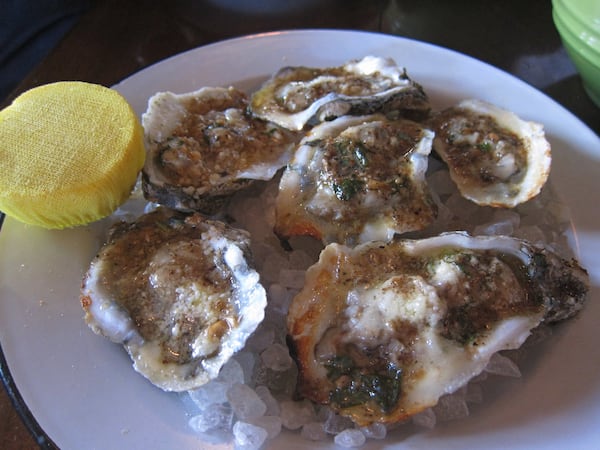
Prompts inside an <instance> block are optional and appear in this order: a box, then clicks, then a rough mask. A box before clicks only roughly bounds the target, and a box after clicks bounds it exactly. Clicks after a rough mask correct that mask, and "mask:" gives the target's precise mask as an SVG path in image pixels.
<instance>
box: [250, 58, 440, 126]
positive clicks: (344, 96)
mask: <svg viewBox="0 0 600 450" xmlns="http://www.w3.org/2000/svg"><path fill="white" fill-rule="evenodd" d="M250 108H251V110H252V112H253V113H254V114H255V115H256V116H257V117H261V118H263V119H266V120H270V121H273V122H275V123H277V124H279V125H281V126H282V127H286V128H288V129H290V130H302V129H303V128H304V126H305V125H306V124H309V125H314V124H316V123H319V122H323V121H326V120H332V119H334V118H336V117H340V116H343V115H346V114H351V115H364V114H372V113H376V112H383V113H391V114H394V115H402V116H405V117H408V118H411V119H415V120H417V119H422V118H424V117H425V116H426V115H427V114H428V112H429V109H430V105H429V100H428V98H427V95H426V94H425V92H424V91H423V88H422V87H421V86H420V85H419V84H417V83H415V82H414V81H413V80H411V79H410V78H409V77H408V75H407V74H406V71H405V70H403V69H401V68H400V67H398V65H397V64H396V63H395V62H394V60H392V59H391V58H381V57H375V56H366V57H364V58H363V59H361V60H352V61H349V62H347V63H346V64H344V65H342V66H339V67H329V68H314V67H302V66H300V67H284V68H282V69H280V70H279V71H278V72H277V73H275V74H274V75H273V76H272V77H271V78H270V79H269V80H267V81H266V82H265V83H264V84H263V85H262V87H261V88H260V89H259V90H258V91H256V92H255V93H254V94H253V95H252V98H251V101H250Z"/></svg>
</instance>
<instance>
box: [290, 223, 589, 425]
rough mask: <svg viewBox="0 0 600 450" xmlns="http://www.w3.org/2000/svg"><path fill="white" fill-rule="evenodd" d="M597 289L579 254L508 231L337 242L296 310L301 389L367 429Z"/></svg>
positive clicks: (478, 367) (448, 387)
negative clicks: (566, 255)
mask: <svg viewBox="0 0 600 450" xmlns="http://www.w3.org/2000/svg"><path fill="white" fill-rule="evenodd" d="M587 290H588V279H587V273H586V272H585V270H584V269H582V268H581V267H580V266H579V265H578V263H577V262H576V261H574V260H567V259H563V258H561V257H559V256H558V255H556V254H554V253H553V252H551V251H549V250H547V249H544V248H538V247H534V246H533V245H531V244H529V243H528V242H526V241H522V240H519V239H515V238H510V237H498V236H496V237H471V236H469V235H467V234H465V233H461V232H453V233H446V234H442V235H440V236H437V237H433V238H428V239H422V240H395V241H393V242H390V243H381V242H373V243H368V244H364V245H360V246H357V247H355V248H354V249H351V248H348V247H345V246H342V245H339V244H330V245H328V246H327V247H326V248H325V249H324V250H323V252H322V253H321V256H320V258H319V262H318V263H316V264H315V265H313V266H312V267H311V268H310V269H309V270H308V272H307V276H306V282H305V285H304V288H303V289H302V291H300V293H299V294H298V295H297V296H296V297H295V298H294V300H293V302H292V304H291V307H290V309H289V313H288V330H289V335H290V346H291V348H292V351H293V353H295V357H296V360H297V363H298V366H299V372H300V375H299V380H298V390H299V393H300V394H301V395H303V396H305V397H307V398H309V399H311V400H313V401H315V402H317V403H322V404H329V405H330V406H331V407H332V408H334V409H335V410H336V411H338V412H339V413H340V414H342V415H344V416H348V417H350V418H351V419H352V420H353V421H354V422H356V423H357V424H358V425H361V426H362V425H368V424H371V423H374V422H382V423H394V422H398V421H401V420H403V419H406V418H407V417H410V416H412V415H414V414H416V413H419V412H420V411H423V410H424V409H426V408H428V407H431V406H433V405H435V404H436V403H437V401H438V399H439V398H440V396H442V395H444V394H448V393H451V392H454V391H455V390H457V389H458V388H460V387H461V386H463V385H465V384H466V383H467V382H468V381H469V380H470V379H471V378H472V377H474V376H475V375H477V374H478V373H480V372H481V371H482V370H483V369H484V368H485V366H486V365H487V363H488V361H489V360H490V357H491V356H492V355H493V354H494V353H495V352H498V351H500V350H505V349H513V348H517V347H519V346H520V345H521V344H522V343H523V342H524V341H525V339H526V338H527V337H528V335H529V334H530V331H531V330H532V329H534V328H535V327H537V326H538V325H539V324H540V323H541V322H544V321H545V322H555V321H558V320H563V319H566V318H568V317H571V316H573V315H574V314H576V313H577V311H579V310H580V309H581V308H582V305H583V302H584V299H585V296H586V293H587Z"/></svg>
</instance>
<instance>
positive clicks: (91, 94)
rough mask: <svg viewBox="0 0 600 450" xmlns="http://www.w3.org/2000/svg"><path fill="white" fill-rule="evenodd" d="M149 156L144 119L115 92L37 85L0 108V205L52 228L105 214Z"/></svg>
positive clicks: (27, 220) (124, 196)
mask: <svg viewBox="0 0 600 450" xmlns="http://www.w3.org/2000/svg"><path fill="white" fill-rule="evenodd" d="M144 158H145V151H144V145H143V130H142V127H141V125H140V122H139V120H138V118H137V116H136V114H135V112H134V111H133V109H132V108H131V106H130V105H129V103H128V102H127V101H126V100H125V99H124V98H123V97H122V96H121V95H120V94H119V93H118V92H116V91H115V90H113V89H109V88H106V87H104V86H100V85H96V84H91V83H84V82H78V81H66V82H58V83H52V84H47V85H43V86H40V87H37V88H34V89H31V90H29V91H27V92H25V93H23V94H22V95H21V96H19V97H18V98H17V99H15V101H14V102H13V103H12V104H11V105H10V106H8V107H7V108H5V109H4V110H2V111H0V168H1V170H2V175H1V178H0V210H1V211H3V212H4V213H6V214H7V215H8V216H12V217H14V218H16V219H18V220H20V221H22V222H25V223H29V224H34V225H40V226H43V227H46V228H64V227H70V226H75V225H81V224H85V223H89V222H92V221H94V220H98V219H100V218H102V217H104V216H107V215H109V214H110V213H111V212H113V211H114V210H115V209H116V208H117V207H118V206H119V205H120V204H121V203H123V202H124V201H125V200H126V199H127V197H128V196H129V194H130V192H131V190H132V188H133V186H134V184H135V181H136V179H137V175H138V172H139V171H140V169H141V168H142V166H143V164H144Z"/></svg>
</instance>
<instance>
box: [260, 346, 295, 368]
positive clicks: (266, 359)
mask: <svg viewBox="0 0 600 450" xmlns="http://www.w3.org/2000/svg"><path fill="white" fill-rule="evenodd" d="M260 358H261V360H262V362H263V364H264V365H265V367H267V368H268V369H272V370H275V371H277V372H283V371H284V370H288V369H289V368H290V367H292V364H294V361H293V360H292V358H291V356H290V352H289V350H288V348H287V346H285V345H281V344H277V343H275V344H273V345H270V346H269V347H267V348H266V349H265V350H264V351H263V352H262V353H261V354H260Z"/></svg>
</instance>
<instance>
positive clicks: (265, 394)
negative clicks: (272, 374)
mask: <svg viewBox="0 0 600 450" xmlns="http://www.w3.org/2000/svg"><path fill="white" fill-rule="evenodd" d="M254 391H255V392H256V394H257V395H258V396H259V397H260V399H261V400H262V401H263V402H265V405H266V406H267V410H266V411H265V415H267V416H279V414H280V413H281V409H280V408H279V402H278V401H277V400H276V399H275V397H273V395H272V394H271V391H270V390H269V388H268V387H266V386H256V388H255V389H254Z"/></svg>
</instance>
